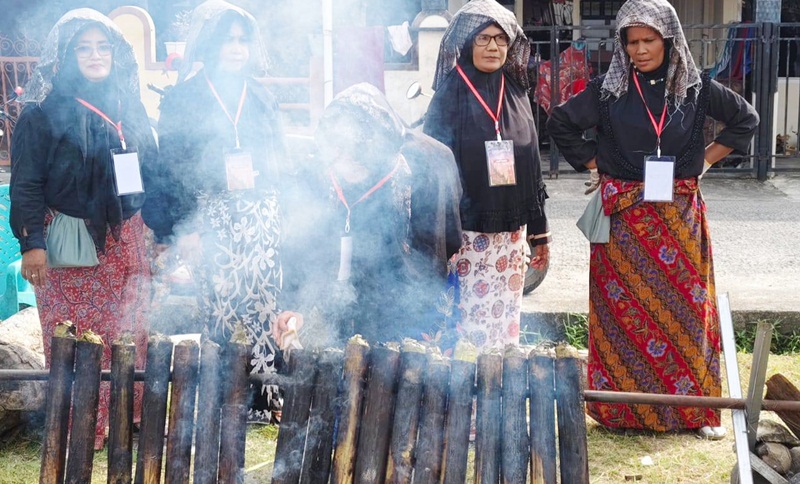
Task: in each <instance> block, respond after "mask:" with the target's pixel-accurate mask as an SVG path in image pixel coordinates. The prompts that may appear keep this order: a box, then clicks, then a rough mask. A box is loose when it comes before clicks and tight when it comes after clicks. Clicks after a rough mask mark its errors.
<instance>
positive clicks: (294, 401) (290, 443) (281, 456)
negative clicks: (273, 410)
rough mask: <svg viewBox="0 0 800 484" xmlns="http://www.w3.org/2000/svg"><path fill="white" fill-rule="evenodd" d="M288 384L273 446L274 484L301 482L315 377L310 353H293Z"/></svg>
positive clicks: (296, 351) (305, 351)
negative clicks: (275, 442) (289, 382)
mask: <svg viewBox="0 0 800 484" xmlns="http://www.w3.org/2000/svg"><path fill="white" fill-rule="evenodd" d="M289 374H290V376H291V384H289V385H288V386H286V387H285V390H284V398H283V414H282V416H281V426H280V433H279V434H278V442H277V444H276V445H275V464H274V466H273V470H272V482H273V483H274V484H295V483H297V482H299V481H300V473H301V471H302V468H303V450H304V449H305V446H306V435H307V432H308V417H309V415H310V413H311V395H312V394H313V392H314V388H313V387H314V379H315V377H316V356H315V355H314V353H312V352H311V351H307V350H301V349H295V350H292V356H291V358H290V359H289Z"/></svg>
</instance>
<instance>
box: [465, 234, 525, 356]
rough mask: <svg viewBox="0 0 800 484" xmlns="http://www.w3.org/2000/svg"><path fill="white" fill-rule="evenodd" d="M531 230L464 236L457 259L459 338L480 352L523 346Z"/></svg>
mask: <svg viewBox="0 0 800 484" xmlns="http://www.w3.org/2000/svg"><path fill="white" fill-rule="evenodd" d="M525 234H526V227H524V226H523V227H521V228H520V229H519V230H517V231H514V232H498V233H493V234H487V233H481V232H472V231H469V230H465V231H464V232H463V239H462V244H461V249H460V250H459V251H458V253H457V254H456V255H455V256H454V257H453V262H454V265H455V270H456V274H457V275H458V287H459V296H460V300H459V302H458V308H459V310H460V312H461V318H460V320H461V322H460V324H459V332H460V333H461V334H462V335H464V336H465V337H466V338H467V339H468V340H469V341H470V342H471V343H473V344H474V345H475V346H477V347H478V348H484V347H496V348H502V347H504V346H505V345H507V344H519V324H520V310H521V307H522V287H523V285H524V282H525V250H526V246H527V244H526V242H525Z"/></svg>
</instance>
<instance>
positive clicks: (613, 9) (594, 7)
mask: <svg viewBox="0 0 800 484" xmlns="http://www.w3.org/2000/svg"><path fill="white" fill-rule="evenodd" d="M623 3H625V1H624V0H583V1H582V2H581V18H585V19H599V20H614V19H615V18H616V17H617V12H618V11H619V8H620V7H621V6H622V4H623Z"/></svg>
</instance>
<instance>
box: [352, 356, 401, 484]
mask: <svg viewBox="0 0 800 484" xmlns="http://www.w3.org/2000/svg"><path fill="white" fill-rule="evenodd" d="M399 367H400V352H399V351H398V350H397V349H394V348H390V347H377V348H373V350H372V352H371V353H370V371H369V379H368V380H367V388H366V391H365V395H364V417H363V421H364V422H369V425H362V426H361V428H360V429H359V432H358V455H357V457H356V474H355V480H354V482H356V483H359V484H362V483H363V484H374V483H382V482H383V481H384V480H385V479H386V462H387V461H388V457H389V440H390V438H391V429H392V416H393V415H394V401H395V397H396V388H395V387H396V383H397V369H398V368H399Z"/></svg>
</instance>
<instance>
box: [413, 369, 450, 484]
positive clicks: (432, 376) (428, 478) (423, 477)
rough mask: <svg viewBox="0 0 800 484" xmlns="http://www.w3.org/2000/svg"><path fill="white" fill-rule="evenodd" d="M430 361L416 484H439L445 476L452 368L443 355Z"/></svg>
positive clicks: (426, 373) (424, 399) (415, 468)
mask: <svg viewBox="0 0 800 484" xmlns="http://www.w3.org/2000/svg"><path fill="white" fill-rule="evenodd" d="M429 357H430V362H429V365H428V369H427V371H426V372H425V386H424V390H423V396H422V421H421V424H420V428H419V441H418V443H417V456H416V460H415V462H414V484H417V483H420V484H438V483H439V481H440V480H441V476H442V456H443V454H444V419H445V412H446V411H447V384H448V382H449V380H450V367H448V366H447V365H446V364H445V363H444V362H443V361H442V359H441V356H439V355H436V354H433V355H429Z"/></svg>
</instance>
